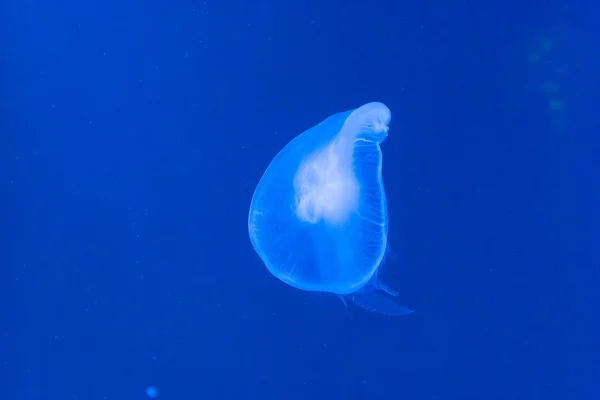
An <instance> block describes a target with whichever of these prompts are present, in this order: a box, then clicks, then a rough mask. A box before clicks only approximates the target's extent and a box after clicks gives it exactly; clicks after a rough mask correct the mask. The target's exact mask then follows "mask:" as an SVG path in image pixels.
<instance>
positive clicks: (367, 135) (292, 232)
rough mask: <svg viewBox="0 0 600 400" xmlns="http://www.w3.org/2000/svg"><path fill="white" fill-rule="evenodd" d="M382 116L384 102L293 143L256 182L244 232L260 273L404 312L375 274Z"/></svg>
mask: <svg viewBox="0 0 600 400" xmlns="http://www.w3.org/2000/svg"><path fill="white" fill-rule="evenodd" d="M390 119H391V114H390V110H389V109H388V108H387V107H386V106H385V105H384V104H382V103H368V104H365V105H363V106H362V107H359V108H357V109H356V110H353V111H347V112H342V113H339V114H335V115H332V116H330V117H329V118H327V119H325V120H324V121H323V122H321V123H320V124H318V125H316V126H314V127H312V128H310V129H309V130H307V131H306V132H304V133H302V134H300V135H299V136H297V137H296V138H294V139H293V140H292V141H291V142H290V143H288V144H287V145H286V146H285V147H284V148H283V149H282V150H281V151H280V152H279V153H278V154H277V155H276V156H275V158H274V159H273V161H271V164H270V165H269V166H268V168H267V170H266V171H265V173H264V174H263V176H262V178H261V180H260V182H259V183H258V186H257V187H256V190H255V192H254V195H253V197H252V203H251V205H250V213H249V218H248V229H249V233H250V240H251V242H252V245H253V246H254V249H255V250H256V252H257V253H258V255H259V256H260V258H261V259H262V260H263V262H264V264H265V265H266V267H267V268H268V270H269V271H270V272H271V273H272V274H273V275H274V276H275V277H277V278H278V279H280V280H282V281H283V282H285V283H287V284H288V285H291V286H293V287H296V288H298V289H302V290H307V291H317V292H328V293H333V294H336V295H339V296H340V297H341V298H342V300H343V299H344V298H349V299H351V300H352V301H354V302H355V303H356V304H357V305H359V306H361V307H363V308H365V309H367V310H370V311H377V312H381V313H384V314H388V315H403V314H409V313H410V312H411V310H409V309H407V308H405V307H403V306H401V305H399V304H397V303H396V302H395V301H394V300H393V299H392V297H390V296H397V295H398V293H397V292H395V291H393V290H391V289H390V288H388V287H387V286H386V285H384V284H383V283H382V282H381V281H380V280H379V278H378V277H377V271H378V269H379V267H380V266H381V265H382V263H383V262H384V259H385V254H386V251H387V233H388V210H387V201H386V197H385V191H384V188H383V180H382V176H381V169H382V154H381V149H380V144H381V142H383V141H384V140H385V139H386V137H387V135H388V124H389V122H390Z"/></svg>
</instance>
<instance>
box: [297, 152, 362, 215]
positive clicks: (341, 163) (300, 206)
mask: <svg viewBox="0 0 600 400" xmlns="http://www.w3.org/2000/svg"><path fill="white" fill-rule="evenodd" d="M344 147H345V146H340V145H339V143H335V142H334V143H332V144H330V145H329V146H327V147H326V148H324V149H322V150H320V151H318V152H317V153H316V154H313V155H311V156H309V157H308V158H307V159H305V160H304V161H303V162H302V163H301V164H300V167H299V168H298V172H297V173H296V176H295V177H294V189H295V206H296V216H297V217H298V219H300V220H302V221H305V222H308V223H311V224H315V223H317V222H319V221H321V220H325V221H326V222H328V223H334V224H339V223H342V222H344V221H345V220H346V219H347V218H348V216H349V215H350V212H351V211H352V210H354V209H355V208H356V205H357V200H358V192H359V185H358V183H357V182H356V179H355V177H354V172H353V168H352V160H351V157H347V156H346V155H345V154H344V153H346V154H347V153H348V152H347V151H341V150H344V149H343V148H344Z"/></svg>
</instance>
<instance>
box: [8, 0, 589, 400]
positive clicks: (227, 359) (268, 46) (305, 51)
mask: <svg viewBox="0 0 600 400" xmlns="http://www.w3.org/2000/svg"><path fill="white" fill-rule="evenodd" d="M598 15H600V3H598V2H595V1H592V0H582V1H579V2H576V1H567V0H562V1H561V0H548V1H542V2H531V3H529V2H485V1H482V2H475V1H460V0H459V1H453V2H449V1H440V0H438V1H428V2H422V1H396V0H385V1H384V0H373V1H366V0H360V1H359V0H350V1H340V0H336V1H333V0H319V1H316V0H308V1H302V2H282V1H275V0H256V1H242V0H234V1H224V0H222V1H216V0H206V1H202V0H199V1H178V0H175V1H168V2H167V1H162V2H161V1H152V0H150V1H143V2H142V1H137V0H133V1H114V0H106V1H81V0H80V1H74V0H51V1H39V0H20V1H17V0H8V1H5V2H3V3H2V4H1V5H0V95H1V97H0V138H1V141H0V145H1V146H0V154H1V156H2V158H1V159H0V161H1V162H0V177H1V181H0V195H1V200H0V205H1V207H0V209H1V213H0V218H1V221H2V225H1V227H2V228H1V229H0V245H1V247H0V251H1V253H0V256H1V259H0V263H1V264H0V268H1V269H0V272H1V275H0V279H1V280H0V285H1V286H0V300H1V303H0V304H1V307H0V324H1V325H0V333H1V336H0V338H1V340H2V342H1V347H0V349H1V352H0V397H1V398H2V399H6V400H38V399H39V400H59V399H60V400H63V399H66V400H96V399H98V400H105V399H106V400H113V399H115V400H120V399H123V400H125V399H126V400H132V399H145V398H148V396H147V393H146V388H147V387H148V386H155V387H156V388H157V390H158V398H159V399H207V400H208V399H211V400H212V399H257V400H258V399H260V400H296V399H298V400H300V399H307V400H308V399H310V400H321V399H323V400H324V399H327V400H329V399H334V400H335V399H347V400H354V399H369V400H373V399H388V400H395V399H410V400H420V399H430V400H447V399H450V400H454V399H456V400H470V399H473V400H475V399H478V400H496V399H498V400H500V399H502V400H503V399H507V400H508V399H510V400H519V399H523V400H534V399H544V400H554V399H557V400H559V399H560V400H580V399H581V400H592V399H597V398H599V396H600V344H599V342H600V324H599V323H598V322H597V321H598V315H599V310H600V299H599V297H600V296H599V293H600V291H599V289H600V267H599V265H600V245H599V242H600V240H599V239H600V159H599V158H598V154H600V140H599V138H598V133H599V132H600V124H599V118H598V107H599V104H600V95H599V93H600V92H599V90H600V78H599V75H598V71H600V52H599V51H598V49H600V30H599V29H598V28H597V27H596V24H597V21H598V20H599V17H598ZM369 101H381V102H384V103H385V104H387V105H388V107H389V108H390V109H391V111H392V123H391V125H390V135H389V138H388V140H387V141H386V142H385V143H384V144H383V146H382V150H383V154H384V170H383V173H384V179H385V184H386V191H387V195H388V203H389V208H390V232H389V241H390V245H391V247H392V249H393V251H394V256H393V257H392V258H391V259H390V260H389V262H388V263H387V264H386V266H385V267H384V268H383V271H382V274H383V275H384V276H385V280H386V281H387V282H388V283H389V284H390V285H391V286H393V287H394V288H396V289H398V290H399V291H400V293H401V295H400V296H401V301H402V302H403V303H404V304H406V305H407V306H408V307H410V308H412V309H414V310H415V312H414V313H413V314H412V315H410V316H407V317H399V318H390V317H386V316H382V315H378V314H371V313H368V312H365V311H364V310H361V309H359V308H357V307H355V306H352V305H349V306H348V308H345V307H344V306H343V305H342V304H341V302H339V301H338V300H337V299H335V298H332V297H328V296H324V295H318V294H311V293H305V292H301V291H297V290H294V289H292V288H290V287H288V286H286V285H284V284H283V283H281V282H279V281H277V280H276V279H275V278H273V277H272V276H271V275H270V274H269V273H268V271H267V270H266V268H265V267H264V266H263V265H262V263H261V261H260V259H259V258H258V257H257V256H256V254H255V253H254V251H253V249H252V246H251V245H250V242H249V239H248V233H247V213H248V207H249V202H250V198H251V196H252V192H253V190H254V187H255V185H256V184H257V182H258V180H259V179H260V176H261V174H262V173H263V171H264V169H265V168H266V166H267V165H268V163H269V162H270V160H271V159H272V157H273V156H274V155H275V154H276V153H277V152H278V151H279V150H280V149H281V148H282V147H283V146H284V145H285V144H286V143H287V142H288V141H289V140H290V139H292V138H293V137H294V136H296V135H297V134H299V133H301V132H302V131H304V130H305V129H307V128H309V127H311V126H313V125H314V124H316V123H318V122H319V121H321V120H323V119H324V118H326V117H327V116H329V115H331V114H333V113H336V112H340V111H344V110H348V109H353V108H356V107H358V106H360V105H362V104H364V103H367V102H369Z"/></svg>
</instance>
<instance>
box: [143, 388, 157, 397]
mask: <svg viewBox="0 0 600 400" xmlns="http://www.w3.org/2000/svg"><path fill="white" fill-rule="evenodd" d="M146 395H148V397H150V398H151V399H155V398H157V397H158V389H156V387H154V386H148V387H147V388H146Z"/></svg>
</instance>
